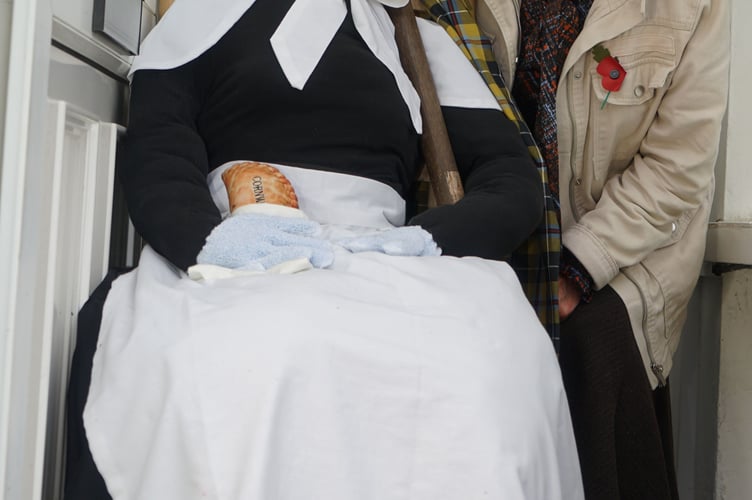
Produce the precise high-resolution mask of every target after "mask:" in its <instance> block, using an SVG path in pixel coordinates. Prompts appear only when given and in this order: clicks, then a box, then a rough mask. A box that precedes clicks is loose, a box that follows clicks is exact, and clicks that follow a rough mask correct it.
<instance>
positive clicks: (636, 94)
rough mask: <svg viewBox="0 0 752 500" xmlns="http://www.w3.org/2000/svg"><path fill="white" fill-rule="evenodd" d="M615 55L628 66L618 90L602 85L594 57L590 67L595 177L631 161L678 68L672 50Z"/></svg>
mask: <svg viewBox="0 0 752 500" xmlns="http://www.w3.org/2000/svg"><path fill="white" fill-rule="evenodd" d="M671 47H673V45H672V46H671ZM612 53H613V52H612ZM615 55H616V56H617V57H618V58H619V62H620V64H621V65H622V66H623V67H624V69H625V70H626V76H625V78H624V81H623V82H622V85H621V87H620V89H619V90H618V91H615V92H610V93H609V92H608V91H607V90H606V89H605V88H604V87H603V83H602V77H601V75H600V74H598V72H597V71H596V66H597V64H596V63H595V61H594V60H593V61H592V68H591V86H592V100H591V104H590V109H591V111H590V114H591V120H592V123H593V129H592V131H591V133H592V134H593V139H594V158H593V159H594V161H595V178H596V180H599V181H601V182H604V181H605V180H606V179H607V178H608V177H610V176H611V175H614V174H618V173H620V172H621V171H623V170H624V168H626V167H627V166H629V165H630V164H631V160H632V158H634V156H635V155H636V154H637V153H638V151H639V150H640V144H641V142H642V140H643V138H644V137H645V134H646V133H647V131H648V129H649V128H650V125H651V124H652V122H653V120H654V119H655V116H656V113H657V111H658V106H659V105H660V101H661V98H662V96H663V94H664V93H665V91H666V89H667V88H668V85H669V82H670V79H671V75H672V72H673V70H674V69H675V64H674V59H673V56H672V54H670V53H669V52H666V53H661V52H658V51H656V50H652V51H650V52H641V53H637V54H626V55H621V56H620V55H619V54H618V53H617V54H615Z"/></svg>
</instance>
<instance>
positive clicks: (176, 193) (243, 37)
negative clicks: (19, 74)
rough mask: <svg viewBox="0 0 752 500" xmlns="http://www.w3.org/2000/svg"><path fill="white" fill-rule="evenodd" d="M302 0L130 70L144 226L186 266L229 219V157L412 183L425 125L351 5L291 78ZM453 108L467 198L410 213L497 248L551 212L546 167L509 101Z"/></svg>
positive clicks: (162, 249) (132, 151)
mask: <svg viewBox="0 0 752 500" xmlns="http://www.w3.org/2000/svg"><path fill="white" fill-rule="evenodd" d="M292 3H293V2H292V0H258V1H257V2H256V3H255V4H254V5H253V6H252V7H251V8H250V9H249V10H248V11H247V12H246V13H245V15H244V16H242V17H241V18H240V20H239V21H238V22H237V23H236V24H235V25H234V26H233V27H232V28H231V29H230V30H229V31H228V32H227V33H226V34H225V35H224V36H223V37H222V38H221V39H220V40H219V42H218V43H216V44H215V45H214V46H213V47H211V48H210V49H209V50H207V51H206V52H204V53H203V54H202V55H201V56H199V57H198V58H196V59H194V60H193V61H191V62H189V63H187V64H185V65H183V66H181V67H178V68H176V69H171V70H141V71H137V72H136V73H135V74H134V76H133V81H132V94H131V104H130V117H129V127H128V134H127V137H126V139H125V140H124V141H123V143H122V144H121V146H120V148H119V160H118V162H119V163H118V167H119V175H120V179H121V180H122V182H123V185H124V187H125V192H126V196H127V201H128V207H129V211H130V215H131V218H132V219H133V221H134V224H135V226H136V229H137V230H138V231H139V232H140V233H141V235H142V236H143V237H144V238H145V239H146V241H147V242H148V243H149V244H150V245H151V246H152V247H153V248H154V249H155V250H157V251H158V252H159V253H161V254H162V255H164V256H165V257H167V258H168V259H169V260H170V261H171V262H173V263H174V264H176V265H177V266H179V267H181V268H184V269H185V268H187V267H188V266H190V265H192V264H193V263H194V262H195V258H196V255H197V253H198V252H199V250H200V249H201V247H202V246H203V244H204V242H205V238H206V236H207V235H208V234H209V233H210V232H211V230H212V228H214V226H216V225H217V224H218V223H219V222H220V221H221V217H220V214H219V212H218V210H217V208H216V207H215V205H214V203H213V202H212V199H211V197H210V194H209V191H208V189H207V186H206V176H207V174H208V173H209V172H210V171H212V170H213V169H214V168H216V167H218V166H220V165H222V164H224V163H225V162H228V161H232V160H252V161H264V162H272V163H280V164H286V165H291V166H300V167H309V168H314V169H320V170H330V171H335V172H340V173H346V174H352V175H357V176H363V177H367V178H370V179H374V180H377V181H380V182H383V183H385V184H388V185H389V186H391V187H393V188H394V189H395V190H396V191H397V192H398V193H400V194H401V195H402V196H403V197H406V196H408V194H409V192H410V186H411V183H412V181H413V179H414V177H415V175H416V169H417V168H418V166H419V164H420V162H421V153H420V148H419V136H418V134H417V133H416V132H415V130H414V128H413V125H412V122H411V119H410V115H409V112H408V109H407V106H406V105H405V103H404V101H403V99H402V97H401V95H400V93H399V91H398V89H397V86H396V85H395V82H394V77H393V76H392V74H391V73H390V72H389V70H388V69H387V68H386V67H385V66H384V65H383V64H382V63H381V62H380V61H379V60H378V59H377V58H376V57H375V56H374V55H373V54H372V53H371V51H370V49H369V48H368V46H367V45H366V44H365V42H364V41H363V39H362V38H361V36H360V35H359V34H358V31H357V30H356V28H355V26H354V24H353V20H352V16H351V15H349V14H348V16H347V18H346V20H345V21H344V23H343V24H342V26H341V28H340V29H339V31H338V33H337V34H336V36H335V37H334V39H333V40H332V42H331V44H330V45H329V47H328V48H327V50H326V52H325V53H324V56H323V58H322V60H321V61H320V62H319V64H318V66H317V67H316V69H315V70H314V72H313V74H312V76H311V78H310V80H309V81H308V82H307V84H306V86H305V88H304V89H303V90H297V89H295V88H292V87H291V86H290V85H289V83H288V82H287V80H286V78H285V75H284V74H283V73H282V70H281V68H280V66H279V64H278V63H277V60H276V59H275V56H274V53H273V52H272V48H271V45H270V42H269V38H270V37H271V35H272V34H273V33H274V31H275V29H276V27H277V26H278V24H279V22H280V21H281V19H282V18H283V17H284V15H285V14H286V12H287V10H288V9H289V7H290V5H291V4H292ZM438 76H439V77H449V78H451V75H443V76H442V75H438ZM443 113H444V117H445V121H446V124H447V128H448V131H449V136H450V140H451V143H452V147H453V149H454V152H455V156H456V160H457V164H458V167H459V169H460V174H461V177H462V179H463V183H464V185H465V189H466V197H465V199H463V200H462V201H461V202H460V203H458V204H457V205H456V206H452V207H441V208H438V209H434V210H430V211H428V212H425V213H423V214H421V215H420V216H418V217H416V218H415V219H414V220H413V221H411V222H412V223H414V224H420V225H421V226H423V227H424V228H425V229H427V230H428V231H429V232H431V233H432V234H433V236H434V238H435V240H436V241H437V242H438V244H439V246H441V247H442V249H443V251H444V254H448V255H458V256H461V255H476V256H480V257H486V258H496V259H498V258H501V257H502V256H503V255H505V254H507V253H509V251H511V250H513V249H514V248H515V247H516V246H517V245H518V244H519V243H520V242H521V241H522V240H523V239H524V238H525V237H526V236H527V235H528V234H529V233H530V232H531V231H532V229H533V228H534V227H535V225H536V223H537V221H538V220H539V218H540V216H541V207H542V201H541V194H540V193H541V191H540V180H539V178H538V174H537V172H536V171H535V169H534V167H533V165H532V163H531V161H530V158H529V156H528V152H527V150H526V148H525V146H524V144H523V143H522V141H521V140H520V139H519V135H518V133H517V129H516V127H515V125H514V124H513V123H511V122H510V121H509V120H507V119H506V118H505V117H504V115H503V113H502V112H501V111H498V110H490V109H467V108H456V107H444V108H443Z"/></svg>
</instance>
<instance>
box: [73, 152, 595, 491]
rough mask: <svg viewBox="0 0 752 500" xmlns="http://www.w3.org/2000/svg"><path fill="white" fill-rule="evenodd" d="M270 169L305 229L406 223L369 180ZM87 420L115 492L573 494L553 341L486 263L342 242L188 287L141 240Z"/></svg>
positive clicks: (576, 484) (504, 272) (114, 301)
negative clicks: (273, 266)
mask: <svg viewBox="0 0 752 500" xmlns="http://www.w3.org/2000/svg"><path fill="white" fill-rule="evenodd" d="M281 168H282V170H283V173H284V174H285V175H286V176H288V178H290V179H291V181H292V183H293V185H294V186H295V188H296V192H297V193H298V198H299V201H300V206H301V209H302V210H303V211H305V212H306V213H307V214H308V215H309V216H310V217H311V218H312V219H315V220H319V221H321V222H325V223H333V224H356V225H360V226H362V225H371V226H373V227H388V226H389V225H390V224H401V223H402V219H403V217H404V215H403V214H404V204H403V202H402V200H401V199H400V198H399V196H398V195H397V193H396V192H394V191H392V190H391V188H388V187H386V186H384V185H382V184H380V183H378V182H375V181H371V180H367V179H362V178H358V177H352V176H344V175H341V174H332V173H326V172H315V171H307V170H301V169H292V168H290V167H281ZM218 174H219V171H215V172H214V173H213V179H212V180H214V181H215V182H211V180H210V185H211V186H213V191H214V194H215V199H216V201H217V204H218V206H220V207H221V208H223V207H226V205H223V203H224V204H226V199H224V200H223V199H222V194H223V193H224V190H223V189H220V188H219V186H220V184H219V183H218V182H216V179H217V178H218ZM363 200H369V203H368V204H367V205H364V204H363ZM332 207H336V210H334V211H333V210H331V208H332ZM84 421H85V427H86V432H87V437H88V440H89V443H90V446H91V450H92V453H93V456H94V460H95V462H96V464H97V467H98V469H99V471H100V472H101V473H102V475H103V477H104V479H105V482H106V484H107V488H108V490H109V491H110V493H111V494H112V496H113V498H114V499H115V500H135V499H140V500H193V499H196V500H198V499H233V500H235V499H253V500H303V499H308V500H369V499H373V500H403V499H404V500H408V499H409V500H469V499H481V498H483V499H486V498H488V499H496V500H502V499H503V500H516V499H541V500H544V499H545V500H559V499H561V500H577V499H580V498H582V496H583V494H582V485H581V481H580V471H579V466H578V460H577V452H576V448H575V444H574V437H573V434H572V429H571V423H570V418H569V414H568V407H567V402H566V397H565V393H564V389H563V386H562V383H561V377H560V374H559V367H558V364H557V360H556V357H555V354H554V352H553V349H552V346H551V342H550V340H549V338H548V336H547V335H546V332H545V331H544V329H543V328H542V327H541V326H540V324H539V323H538V320H537V319H536V317H535V314H534V312H533V310H532V308H531V307H530V305H529V303H528V302H527V300H526V299H525V297H524V295H523V293H522V290H521V287H520V285H519V283H518V281H517V278H516V276H515V274H514V272H513V271H512V270H511V268H510V267H509V266H507V265H506V264H504V263H501V262H495V261H488V260H483V259H479V258H454V257H393V256H387V255H384V254H379V253H374V252H366V253H359V254H350V253H348V252H346V251H345V250H342V249H339V250H337V252H336V257H335V263H334V265H333V266H332V268H330V269H313V270H309V271H305V272H300V273H297V274H291V275H280V274H262V275H257V276H244V277H236V278H231V279H223V280H216V281H211V280H210V281H207V282H195V281H192V280H190V279H188V278H187V276H186V275H185V273H182V272H180V271H178V270H176V269H175V268H174V267H173V266H172V265H170V264H169V263H167V261H165V260H164V259H163V258H162V257H160V256H159V255H157V254H156V253H155V252H154V251H152V250H151V249H149V248H146V249H145V251H144V253H143V254H142V257H141V262H140V265H139V267H138V268H137V269H136V270H134V271H133V272H131V273H129V274H127V275H124V276H122V277H120V278H118V279H117V280H116V281H115V283H114V284H113V286H112V289H111V291H110V293H109V296H108V298H107V301H106V304H105V308H104V315H103V320H102V328H101V333H100V339H99V344H98V349H97V352H96V355H95V358H94V366H93V372H92V382H91V389H90V392H89V398H88V401H87V405H86V410H85V412H84Z"/></svg>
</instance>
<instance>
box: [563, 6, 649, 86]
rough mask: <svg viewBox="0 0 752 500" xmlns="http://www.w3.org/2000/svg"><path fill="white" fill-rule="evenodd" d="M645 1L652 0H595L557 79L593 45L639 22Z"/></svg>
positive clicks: (642, 16)
mask: <svg viewBox="0 0 752 500" xmlns="http://www.w3.org/2000/svg"><path fill="white" fill-rule="evenodd" d="M646 1H652V0H595V1H594V2H593V6H592V7H591V9H590V13H589V14H588V17H587V19H586V20H585V26H584V27H583V28H582V32H581V33H580V36H578V37H577V40H575V42H574V44H573V45H572V48H571V49H570V50H569V55H568V56H567V60H566V61H565V62H564V68H563V69H562V73H561V77H560V78H559V81H562V80H563V79H564V75H566V73H567V71H569V70H570V69H571V68H572V66H574V64H575V63H576V62H577V61H578V60H579V59H580V57H582V55H583V54H585V53H587V52H589V51H590V49H592V48H593V47H594V46H595V45H596V44H598V43H600V42H603V41H605V40H610V39H612V38H615V37H617V36H619V35H621V34H622V33H624V32H625V31H627V30H629V29H631V28H633V27H635V26H636V25H637V24H639V23H640V22H642V20H643V19H644V17H645V3H646Z"/></svg>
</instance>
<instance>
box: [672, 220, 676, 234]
mask: <svg viewBox="0 0 752 500" xmlns="http://www.w3.org/2000/svg"><path fill="white" fill-rule="evenodd" d="M676 228H677V226H676V222H672V223H671V232H672V233H675V232H676Z"/></svg>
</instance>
